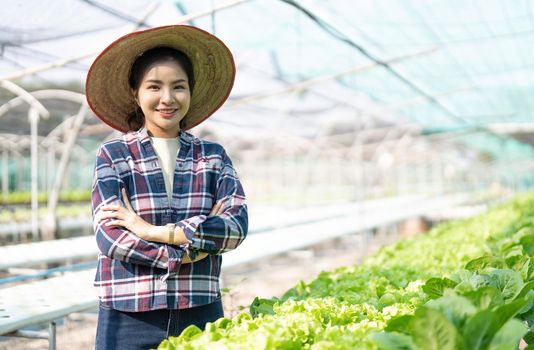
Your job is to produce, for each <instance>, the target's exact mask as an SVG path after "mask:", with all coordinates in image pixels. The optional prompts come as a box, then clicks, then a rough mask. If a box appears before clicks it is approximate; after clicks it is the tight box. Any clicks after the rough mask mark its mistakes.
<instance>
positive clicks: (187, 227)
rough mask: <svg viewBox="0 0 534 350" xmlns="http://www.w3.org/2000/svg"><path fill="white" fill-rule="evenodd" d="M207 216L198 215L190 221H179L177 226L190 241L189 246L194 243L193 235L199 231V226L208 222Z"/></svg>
mask: <svg viewBox="0 0 534 350" xmlns="http://www.w3.org/2000/svg"><path fill="white" fill-rule="evenodd" d="M206 218H207V216H206V215H197V216H193V217H191V218H189V219H185V220H182V221H179V222H178V223H177V224H176V226H178V227H180V228H181V229H182V230H183V231H184V233H185V237H186V238H187V240H188V241H189V244H192V243H193V234H194V233H195V232H196V231H197V229H198V226H199V225H200V224H201V223H203V222H204V221H206Z"/></svg>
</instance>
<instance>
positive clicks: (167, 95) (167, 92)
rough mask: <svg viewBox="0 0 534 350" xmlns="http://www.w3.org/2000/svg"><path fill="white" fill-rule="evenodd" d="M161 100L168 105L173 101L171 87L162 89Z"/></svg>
mask: <svg viewBox="0 0 534 350" xmlns="http://www.w3.org/2000/svg"><path fill="white" fill-rule="evenodd" d="M160 100H161V103H163V104H166V105H168V104H171V103H173V102H174V96H173V95H172V92H171V89H162V94H161V98H160Z"/></svg>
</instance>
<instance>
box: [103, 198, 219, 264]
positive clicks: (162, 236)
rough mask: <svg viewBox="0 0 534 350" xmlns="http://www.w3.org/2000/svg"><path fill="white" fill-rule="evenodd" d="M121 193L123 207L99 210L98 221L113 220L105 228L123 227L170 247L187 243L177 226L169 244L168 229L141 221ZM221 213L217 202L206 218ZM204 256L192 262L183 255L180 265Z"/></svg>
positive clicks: (107, 207)
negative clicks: (100, 212)
mask: <svg viewBox="0 0 534 350" xmlns="http://www.w3.org/2000/svg"><path fill="white" fill-rule="evenodd" d="M121 193H122V198H123V200H124V204H125V206H124V207H123V206H121V205H115V204H109V205H105V206H103V207H102V208H101V210H102V212H103V213H104V214H102V215H101V216H100V218H99V221H102V220H104V219H114V220H113V221H109V222H107V223H105V224H104V225H105V226H111V227H117V226H121V227H124V228H126V229H127V230H128V231H130V232H132V233H134V234H135V235H136V236H138V237H139V238H142V239H144V240H146V241H150V242H158V243H165V244H171V245H182V244H187V243H189V241H188V239H187V237H186V235H185V232H184V231H183V230H182V229H181V228H180V227H178V226H176V227H175V228H174V236H173V237H172V242H171V241H170V240H171V235H170V234H169V229H168V228H167V227H166V226H155V225H152V224H150V223H148V222H146V221H145V220H143V218H141V217H140V216H139V215H137V214H136V212H135V210H134V209H133V207H132V205H131V204H130V201H129V200H128V195H127V193H126V190H125V189H124V188H123V189H122V190H121ZM222 213H223V206H222V202H221V201H218V202H217V203H215V205H214V206H213V208H212V209H211V211H210V213H209V214H208V217H211V216H217V215H220V214H222ZM206 256H208V254H207V253H205V252H200V253H199V255H198V256H197V257H196V258H195V259H194V260H191V259H189V256H188V255H186V254H184V257H183V259H182V264H188V263H192V262H195V261H199V260H202V259H204V258H205V257H206Z"/></svg>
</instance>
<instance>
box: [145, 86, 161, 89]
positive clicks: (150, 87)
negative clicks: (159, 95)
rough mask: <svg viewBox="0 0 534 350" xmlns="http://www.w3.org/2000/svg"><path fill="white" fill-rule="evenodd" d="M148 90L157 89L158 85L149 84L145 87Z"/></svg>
mask: <svg viewBox="0 0 534 350" xmlns="http://www.w3.org/2000/svg"><path fill="white" fill-rule="evenodd" d="M146 88H147V89H148V90H158V89H159V86H158V85H149V86H147V87H146Z"/></svg>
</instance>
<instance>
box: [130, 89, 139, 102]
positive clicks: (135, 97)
mask: <svg viewBox="0 0 534 350" xmlns="http://www.w3.org/2000/svg"><path fill="white" fill-rule="evenodd" d="M130 93H131V94H132V97H133V99H134V101H135V103H136V104H137V105H138V106H139V99H138V98H137V90H134V89H130Z"/></svg>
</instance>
